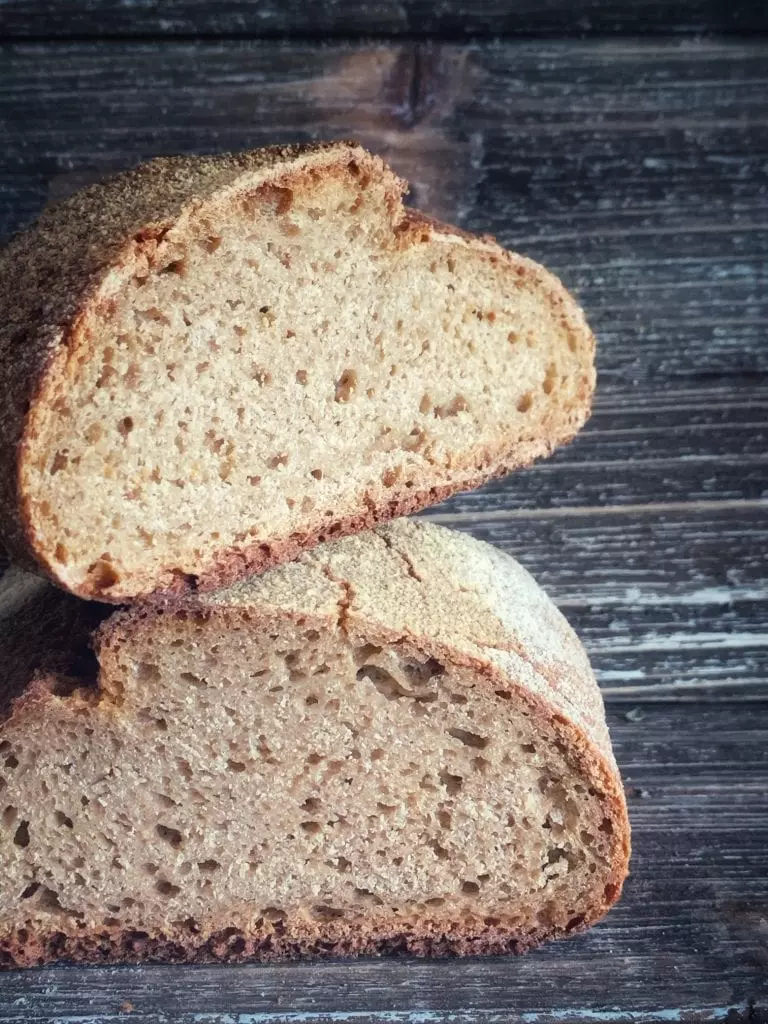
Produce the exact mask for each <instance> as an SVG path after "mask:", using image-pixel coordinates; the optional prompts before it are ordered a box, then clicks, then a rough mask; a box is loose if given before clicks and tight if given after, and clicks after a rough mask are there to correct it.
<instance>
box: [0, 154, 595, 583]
mask: <svg viewBox="0 0 768 1024" xmlns="http://www.w3.org/2000/svg"><path fill="white" fill-rule="evenodd" d="M350 160H354V161H355V162H356V163H358V164H359V166H360V167H362V168H365V169H367V170H368V171H376V172H377V173H380V172H381V171H382V169H383V168H384V165H383V163H382V162H381V160H379V158H377V157H373V156H371V155H370V154H368V153H366V152H365V150H363V149H361V148H360V147H359V146H357V145H356V144H355V143H351V142H339V143H323V144H317V145H308V146H294V147H272V148H269V149H265V150H259V151H255V152H251V153H244V154H239V155H231V156H221V157H198V158H161V159H159V160H154V161H151V162H150V163H148V164H145V165H142V166H140V167H137V168H135V169H134V170H132V171H129V172H127V173H126V174H123V175H119V176H118V177H116V178H114V179H111V180H110V181H107V182H105V183H104V184H99V185H94V186H91V187H90V188H87V189H84V190H83V191H82V192H80V193H77V194H75V195H74V196H71V197H69V198H68V199H66V200H64V201H63V202H62V203H60V204H58V205H56V206H53V207H52V208H50V209H49V210H47V211H46V212H45V213H44V214H43V215H42V217H41V218H40V220H39V221H38V223H37V224H36V225H35V226H34V227H33V228H32V229H31V230H30V231H28V232H26V233H23V234H21V235H19V236H18V237H17V238H16V239H14V240H13V241H12V242H11V244H10V245H9V246H8V248H7V249H6V250H5V252H3V253H0V533H1V534H2V536H3V538H4V540H5V543H6V544H7V546H8V548H9V550H10V552H11V553H12V555H13V557H14V559H15V560H16V561H17V562H18V563H19V564H20V565H23V566H24V567H26V568H29V569H32V570H33V571H42V572H43V573H45V574H46V575H48V576H49V577H50V578H51V579H53V580H54V582H56V583H57V584H59V585H60V586H64V587H68V588H69V587H70V585H69V584H68V583H67V581H66V580H65V579H64V578H63V577H62V576H61V575H60V567H59V566H57V565H56V564H55V562H54V560H53V555H52V552H51V551H50V550H49V547H50V546H51V545H48V546H46V545H44V544H43V542H42V540H40V539H39V538H37V537H36V535H35V528H34V506H33V501H34V498H33V496H32V495H30V494H29V493H25V488H24V486H23V485H22V484H21V482H20V481H21V478H22V468H23V467H24V466H25V460H29V459H31V458H32V455H33V452H34V450H35V430H36V429H37V428H36V426H35V423H36V422H37V420H38V419H39V417H37V410H38V409H39V408H42V407H43V406H44V405H45V404H46V403H47V402H50V401H51V400H52V399H51V396H53V395H54V394H55V389H54V388H53V387H52V386H53V385H54V384H56V383H57V382H59V383H61V382H60V381H59V377H60V376H61V374H62V373H63V372H64V371H63V367H64V363H65V361H66V360H65V359H64V356H66V355H67V354H68V353H71V352H72V351H73V350H75V349H79V348H83V349H84V350H87V346H88V344H89V341H88V337H87V332H88V329H89V328H88V322H89V317H90V315H91V314H92V312H93V308H94V307H95V306H97V305H98V302H99V301H101V300H100V299H99V295H100V294H101V291H102V290H103V289H102V285H103V283H104V280H105V276H106V275H108V274H110V273H113V272H115V271H120V272H122V271H123V270H124V269H125V268H126V267H132V266H134V265H136V264H141V263H142V261H143V264H147V263H149V264H151V262H152V258H153V253H154V252H155V250H156V249H157V246H158V243H159V241H160V240H162V238H163V237H164V234H165V233H166V232H167V231H168V229H169V228H170V227H172V226H173V225H174V224H175V223H176V222H177V221H178V219H179V218H180V217H181V216H182V215H184V216H186V215H188V214H189V212H190V211H191V210H193V209H195V208H197V207H198V206H199V205H200V204H202V203H204V202H205V201H206V200H208V199H209V198H211V197H212V196H214V195H220V194H222V193H223V192H225V191H226V190H227V189H228V188H230V187H232V188H233V189H237V188H239V187H240V181H241V179H242V178H243V176H244V175H255V177H254V178H253V179H251V178H250V177H249V179H248V180H249V181H250V182H251V185H252V184H253V182H254V181H257V182H258V183H261V184H268V183H269V182H270V181H273V180H276V179H281V178H282V177H283V176H285V174H286V173H289V172H290V174H292V175H299V176H301V175H302V174H303V173H304V172H306V173H307V174H310V173H315V174H317V173H319V174H322V175H328V176H332V175H334V174H335V173H337V172H338V170H339V168H340V167H342V166H345V165H346V164H347V163H348V162H349V161H350ZM387 174H390V172H387ZM390 177H391V182H390V184H388V186H387V187H388V190H389V191H388V193H387V200H386V201H387V203H388V204H389V205H390V207H391V209H392V210H393V211H396V210H398V209H399V210H400V212H398V213H397V217H398V218H399V219H398V220H397V223H396V224H395V226H394V231H395V235H396V236H397V238H398V239H399V243H398V244H400V245H402V246H403V247H408V246H409V245H411V244H414V243H415V242H416V241H418V240H422V241H423V240H425V239H427V238H429V239H430V240H431V241H434V242H436V243H439V242H441V241H443V242H446V243H450V244H453V245H456V244H458V245H465V246H467V247H468V248H471V249H472V250H473V251H475V252H478V253H482V254H483V255H484V256H486V257H487V258H488V260H489V261H491V262H501V263H504V264H508V265H509V267H510V269H511V271H512V272H513V273H515V274H517V275H519V276H520V278H521V280H522V279H524V280H525V281H526V282H527V283H528V284H529V285H530V287H532V288H536V289H541V290H542V291H543V292H545V293H546V301H547V303H548V304H549V305H550V306H551V308H552V310H553V313H554V314H556V315H562V316H563V317H564V319H563V323H564V324H566V328H565V329H567V330H568V331H569V332H571V331H572V332H574V335H573V336H574V338H576V337H578V345H579V348H580V351H581V350H582V349H583V362H584V366H583V371H584V376H583V383H582V387H581V391H580V393H579V395H578V400H577V403H576V406H575V407H574V408H572V409H570V410H569V411H568V412H565V411H564V410H559V411H557V412H556V413H553V415H552V417H551V419H549V420H547V421H546V422H545V423H544V426H543V430H542V431H541V433H542V436H537V437H531V438H528V439H524V440H523V441H520V442H518V443H517V444H515V445H514V446H513V447H511V448H508V449H507V450H500V447H495V448H494V450H486V449H482V450H481V449H480V448H478V449H477V450H475V451H468V452H467V453H466V455H465V459H464V461H465V462H466V465H464V466H463V468H462V470H461V472H458V473H454V474H452V479H451V482H450V483H446V484H445V485H438V486H432V487H426V488H421V489H419V488H418V487H415V488H413V489H412V490H405V489H400V490H398V487H397V486H394V487H392V489H391V490H390V491H389V492H388V493H387V494H386V495H384V494H382V493H377V494H374V495H368V494H366V495H361V496H360V502H361V503H360V507H359V509H358V510H357V511H355V512H353V513H351V514H350V513H349V511H345V513H344V516H343V517H341V518H339V519H338V520H336V521H334V520H330V521H329V520H328V519H322V520H321V519H316V520H314V521H313V519H312V518H311V516H309V515H308V516H307V518H306V521H305V522H304V523H302V529H301V530H299V531H294V532H293V533H291V534H290V535H289V536H282V535H280V536H276V537H274V538H272V539H271V540H270V539H269V538H268V539H267V540H266V541H262V542H261V543H257V544H253V545H251V546H250V547H247V546H240V547H238V548H237V549H235V550H226V549H224V550H220V551H218V552H216V553H215V554H214V555H213V556H212V557H211V558H210V559H209V561H208V563H207V564H200V566H199V570H197V569H196V571H195V572H194V573H189V572H184V573H182V572H177V573H176V575H174V572H175V570H173V569H172V568H171V567H168V568H167V570H166V571H165V572H159V573H158V572H156V571H155V570H153V571H152V573H151V574H148V577H147V578H146V579H142V578H141V576H140V574H139V572H138V571H137V572H136V573H131V580H130V585H128V586H127V588H126V589H125V591H123V590H121V588H120V587H119V586H118V587H115V588H114V592H113V593H110V588H109V587H108V586H101V585H99V584H98V582H97V581H95V580H91V579H88V580H86V581H85V582H83V583H82V584H81V585H78V586H74V585H73V586H72V587H71V589H72V591H73V592H74V593H77V594H78V595H79V596H81V597H85V598H88V599H97V600H102V601H106V602H113V603H119V602H120V601H121V600H125V599H126V598H130V597H131V596H132V595H134V594H142V596H148V595H150V594H152V593H153V592H159V593H160V596H163V595H167V594H182V593H187V592H190V591H194V590H195V589H203V590H205V589H208V588H209V587H212V586H213V587H215V586H219V585H221V584H222V583H226V582H229V581H231V580H233V579H236V578H238V577H240V576H242V575H245V574H248V573H252V572H261V571H263V570H264V569H266V568H268V567H270V566H272V565H275V564H277V563H279V562H281V561H284V560H285V559H286V558H290V557H293V556H295V554H296V553H298V552H299V551H301V550H303V549H305V548H307V547H311V546H312V545H313V544H315V543H318V542H319V541H321V540H323V539H325V538H327V537H333V536H343V535H345V534H348V533H352V532H355V531H357V530H359V529H364V528H367V527H369V526H371V525H373V524H375V523H377V522H381V521H383V520H386V519H387V518H391V517H393V516H397V515H403V514H406V513H408V512H413V511H416V510H417V509H420V508H423V507H425V506H426V505H428V504H431V503H433V502H434V501H438V500H442V499H443V498H445V497H448V496H449V495H451V494H454V493H457V492H459V491H463V490H467V489H471V488H473V487H476V486H479V485H480V484H482V483H484V482H486V481H487V480H489V479H491V478H493V477H494V476H500V475H503V474H504V473H507V472H509V471H511V470H515V469H518V468H520V467H522V466H525V465H527V464H529V463H530V462H532V461H533V460H534V459H536V458H538V457H541V456H544V455H547V454H549V453H550V452H551V451H552V449H553V448H554V447H555V445H556V444H560V443H565V442H567V441H569V440H570V439H571V438H572V437H573V436H574V435H575V434H576V433H577V432H578V430H579V429H580V427H581V426H582V425H583V423H584V421H585V420H586V418H587V416H588V415H589V411H590V398H591V393H592V389H593V387H594V370H593V369H592V366H591V360H592V355H593V351H594V339H593V338H592V336H591V334H590V332H589V330H588V328H587V327H586V324H584V323H583V318H581V319H580V317H581V314H580V313H579V314H578V316H576V319H575V320H573V322H571V321H570V320H569V317H572V316H573V315H574V314H573V309H571V306H572V305H573V304H572V303H571V306H569V307H568V309H569V310H570V312H568V310H566V305H567V303H570V300H569V299H568V297H567V295H566V293H565V292H564V290H563V289H562V286H561V285H560V284H559V282H557V281H556V279H555V278H553V277H552V276H551V275H548V274H547V273H546V271H544V270H543V269H542V268H540V267H538V266H537V265H536V264H534V263H532V262H531V261H529V260H526V259H524V258H522V257H519V256H513V255H512V254H510V253H508V252H506V251H505V250H504V249H502V248H501V247H500V246H498V245H497V244H496V243H495V242H494V241H493V239H491V238H489V237H475V236H472V235H468V234H467V233H466V232H463V231H461V230H459V229H456V228H452V227H449V226H446V225H444V224H441V223H439V222H438V221H435V220H433V219H432V218H430V217H427V216H425V215H423V214H420V213H418V212H416V211H411V210H404V209H403V208H402V207H401V205H400V204H401V194H402V192H403V191H404V189H405V183H404V182H402V181H401V180H400V179H398V178H396V177H395V176H394V175H391V174H390ZM249 187H250V186H249ZM574 308H575V307H574ZM577 312H578V311H577ZM577 321H578V322H577ZM570 337H571V335H570V334H569V338H570ZM569 344H570V341H569ZM574 344H576V342H575V341H574ZM574 350H575V349H574Z"/></svg>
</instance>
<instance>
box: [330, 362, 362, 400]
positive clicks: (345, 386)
mask: <svg viewBox="0 0 768 1024" xmlns="http://www.w3.org/2000/svg"><path fill="white" fill-rule="evenodd" d="M356 390H357V373H356V372H355V370H351V369H347V370H345V371H344V372H343V373H342V375H341V377H339V379H338V381H337V382H336V392H335V399H336V401H337V402H349V401H350V400H351V399H352V396H353V395H354V393H355V391H356Z"/></svg>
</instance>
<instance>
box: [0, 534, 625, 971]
mask: <svg viewBox="0 0 768 1024" xmlns="http://www.w3.org/2000/svg"><path fill="white" fill-rule="evenodd" d="M382 572H383V574H382ZM409 609H410V612H411V614H410V615H409V614H408V610H409ZM406 619H407V620H408V622H410V623H411V626H407V625H406V624H405V622H406ZM99 659H100V664H101V668H100V678H99V686H98V688H97V689H90V688H80V689H74V690H73V689H72V687H71V685H70V686H62V685H61V684H60V683H59V684H57V683H56V682H55V681H54V680H51V679H50V678H49V679H45V680H43V679H38V680H37V681H36V682H35V683H34V684H33V686H32V687H31V688H30V689H29V691H28V692H27V693H26V695H25V696H24V697H22V698H21V700H20V701H18V702H17V703H16V704H15V705H14V707H13V710H12V713H11V715H10V718H9V719H8V720H7V721H6V723H5V725H4V726H0V752H1V755H2V759H1V760H0V822H1V824H0V949H1V950H2V951H3V952H2V955H3V956H4V958H5V962H6V963H7V964H26V963H34V962H42V961H45V960H50V959H55V958H61V957H70V958H72V957H74V958H81V959H86V960H122V959H141V958H144V957H148V956H149V957H156V958H159V959H166V960H207V959H244V958H248V957H257V958H265V959H272V958H282V957H295V956H302V955H339V954H341V955H348V954H353V955H354V954H361V953H380V952H385V951H389V950H407V951H410V952H414V953H459V954H468V953H484V952H486V953H487V952H503V951H522V950H524V949H526V948H528V947H530V946H532V945H536V944H537V943H538V942H540V941H542V940H544V939H546V938H549V937H554V936H558V935H565V934H568V933H570V932H574V931H578V930H581V929H582V928H584V927H587V926H588V925H590V924H592V923H593V922H594V921H596V920H597V919H598V918H599V917H601V916H602V914H603V913H604V912H605V911H606V910H607V909H608V907H609V906H610V905H611V904H612V903H613V902H614V901H615V900H616V899H617V898H618V896H619V893H620V890H621V885H622V882H623V879H624V876H625V874H626V870H627V859H628V855H629V833H628V825H627V819H626V807H625V803H624V798H623V793H622V789H621V783H620V780H619V778H618V773H617V770H616V767H615V763H614V761H613V757H612V754H611V750H610V744H609V740H608V737H607V732H606V730H605V722H604V717H603V711H602V705H601V701H600V696H599V692H598V690H597V687H596V684H595V682H594V679H593V677H592V675H591V672H590V669H589V665H588V662H587V660H586V657H585V655H584V653H583V650H582V649H581V647H580V645H579V644H578V641H577V640H576V638H575V636H574V635H573V633H572V632H571V631H570V629H569V627H568V626H567V624H566V623H565V620H564V619H562V617H561V616H560V615H559V613H558V612H557V611H556V609H555V608H554V606H553V605H551V603H550V602H549V601H548V599H547V598H546V597H545V595H544V594H543V593H542V592H541V591H540V590H539V589H538V588H537V587H536V585H535V584H534V583H533V581H532V580H531V579H530V577H528V576H527V574H526V573H525V572H524V571H523V570H522V569H521V568H520V567H519V566H517V565H516V563H514V562H513V561H512V560H511V559H510V558H508V557H507V556H504V555H501V554H500V553H498V552H493V551H492V550H491V549H489V548H488V547H487V546H486V545H483V544H480V543H479V542H476V541H473V540H471V539H470V538H468V537H462V536H456V535H452V534H450V533H449V532H448V531H445V530H441V529H439V528H437V527H434V526H429V525H426V524H417V523H409V522H405V521H400V522H397V523H395V524H393V525H392V526H390V527H381V528H379V529H378V530H377V531H375V532H372V533H367V534H362V535H360V536H358V537H354V538H348V539H345V540H341V541H337V542H333V543H331V544H328V545H323V546H321V547H320V548H318V549H317V550H316V551H315V552H312V553H308V554H305V555H303V556H302V558H301V560H300V561H299V562H297V563H292V564H289V565H286V566H283V567H281V568H279V569H276V570H273V571H271V572H268V573H266V574H265V575H264V576H262V577H259V578H254V579H250V580H248V581H245V582H243V583H241V584H239V585H237V586H236V587H233V588H229V589H227V590H222V591H217V592H215V593H213V594H211V595H210V596H204V597H200V598H198V599H197V600H196V602H195V603H194V605H190V606H187V607H182V608H179V607H177V608H176V609H175V610H169V609H166V610H165V611H161V610H157V609H156V610H152V611H147V610H141V609H134V610H131V611H128V612H118V613H117V614H116V615H114V616H113V617H112V618H111V619H110V620H108V622H107V623H106V625H105V626H104V627H103V628H102V632H101V636H100V643H99Z"/></svg>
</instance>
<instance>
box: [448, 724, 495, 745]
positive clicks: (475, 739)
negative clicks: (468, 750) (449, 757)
mask: <svg viewBox="0 0 768 1024" xmlns="http://www.w3.org/2000/svg"><path fill="white" fill-rule="evenodd" d="M448 735H449V736H453V738H454V739H456V740H458V741H459V742H460V743H463V744H464V745H465V746H467V747H477V748H478V749H479V750H483V749H485V747H487V746H488V739H487V738H486V737H485V736H480V735H479V734H478V733H475V732H469V731H468V730H467V729H449V730H448Z"/></svg>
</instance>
